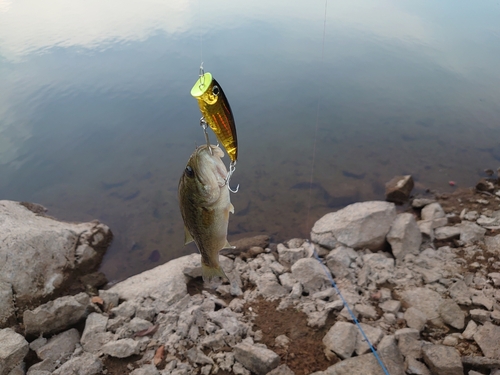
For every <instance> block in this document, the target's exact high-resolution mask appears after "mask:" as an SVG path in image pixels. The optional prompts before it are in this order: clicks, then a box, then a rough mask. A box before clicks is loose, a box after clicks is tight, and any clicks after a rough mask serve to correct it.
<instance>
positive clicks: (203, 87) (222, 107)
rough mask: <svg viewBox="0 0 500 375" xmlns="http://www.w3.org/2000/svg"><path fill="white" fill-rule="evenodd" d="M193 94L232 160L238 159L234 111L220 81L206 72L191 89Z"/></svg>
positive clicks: (234, 161) (207, 121)
mask: <svg viewBox="0 0 500 375" xmlns="http://www.w3.org/2000/svg"><path fill="white" fill-rule="evenodd" d="M191 95H192V96H193V97H195V98H196V100H197V101H198V106H199V107H200V111H201V114H202V115H203V118H204V120H205V122H206V123H207V124H208V126H210V129H212V130H213V132H214V133H215V136H216V137H217V139H218V140H219V142H220V143H222V145H223V146H224V148H225V149H226V152H227V154H228V155H229V158H230V159H231V162H232V163H233V164H234V163H236V159H238V139H237V136H236V126H235V124H234V117H233V112H232V111H231V107H230V106H229V102H228V101H227V98H226V95H224V91H222V87H220V85H219V83H218V82H217V81H216V80H215V79H214V78H213V77H212V74H210V73H204V74H203V75H202V76H201V77H200V78H199V79H198V80H197V81H196V83H195V84H194V86H193V88H192V89H191Z"/></svg>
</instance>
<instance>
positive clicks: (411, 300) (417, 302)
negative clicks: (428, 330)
mask: <svg viewBox="0 0 500 375" xmlns="http://www.w3.org/2000/svg"><path fill="white" fill-rule="evenodd" d="M401 295H402V298H401V302H404V303H406V304H407V306H408V307H415V308H417V309H418V310H420V311H421V312H423V313H424V314H425V316H426V317H427V320H428V321H429V320H430V321H433V323H434V324H436V325H440V324H441V323H442V322H441V320H440V318H439V306H441V303H443V298H442V297H441V296H440V295H439V293H437V292H435V291H433V290H430V289H427V288H415V289H409V290H405V291H404V292H403V293H402V294H401Z"/></svg>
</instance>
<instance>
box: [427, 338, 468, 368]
mask: <svg viewBox="0 0 500 375" xmlns="http://www.w3.org/2000/svg"><path fill="white" fill-rule="evenodd" d="M422 354H423V357H424V361H425V363H426V364H427V366H429V369H430V370H431V372H432V373H435V374H439V375H463V373H464V371H463V366H462V360H461V359H460V354H459V353H458V351H457V350H456V349H455V348H450V347H449V346H444V345H424V346H423V347H422Z"/></svg>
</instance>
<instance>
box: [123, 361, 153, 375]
mask: <svg viewBox="0 0 500 375" xmlns="http://www.w3.org/2000/svg"><path fill="white" fill-rule="evenodd" d="M130 375H160V372H159V371H158V370H157V369H156V367H155V366H154V365H151V364H150V365H145V366H143V367H140V368H136V369H135V370H134V371H132V372H131V373H130Z"/></svg>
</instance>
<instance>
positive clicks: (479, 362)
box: [462, 356, 500, 375]
mask: <svg viewBox="0 0 500 375" xmlns="http://www.w3.org/2000/svg"><path fill="white" fill-rule="evenodd" d="M462 363H463V364H464V365H467V366H470V367H484V368H489V369H499V368H500V360H498V359H494V358H486V357H476V356H473V357H469V356H465V357H462ZM491 375H497V374H494V372H493V371H492V372H491Z"/></svg>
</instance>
